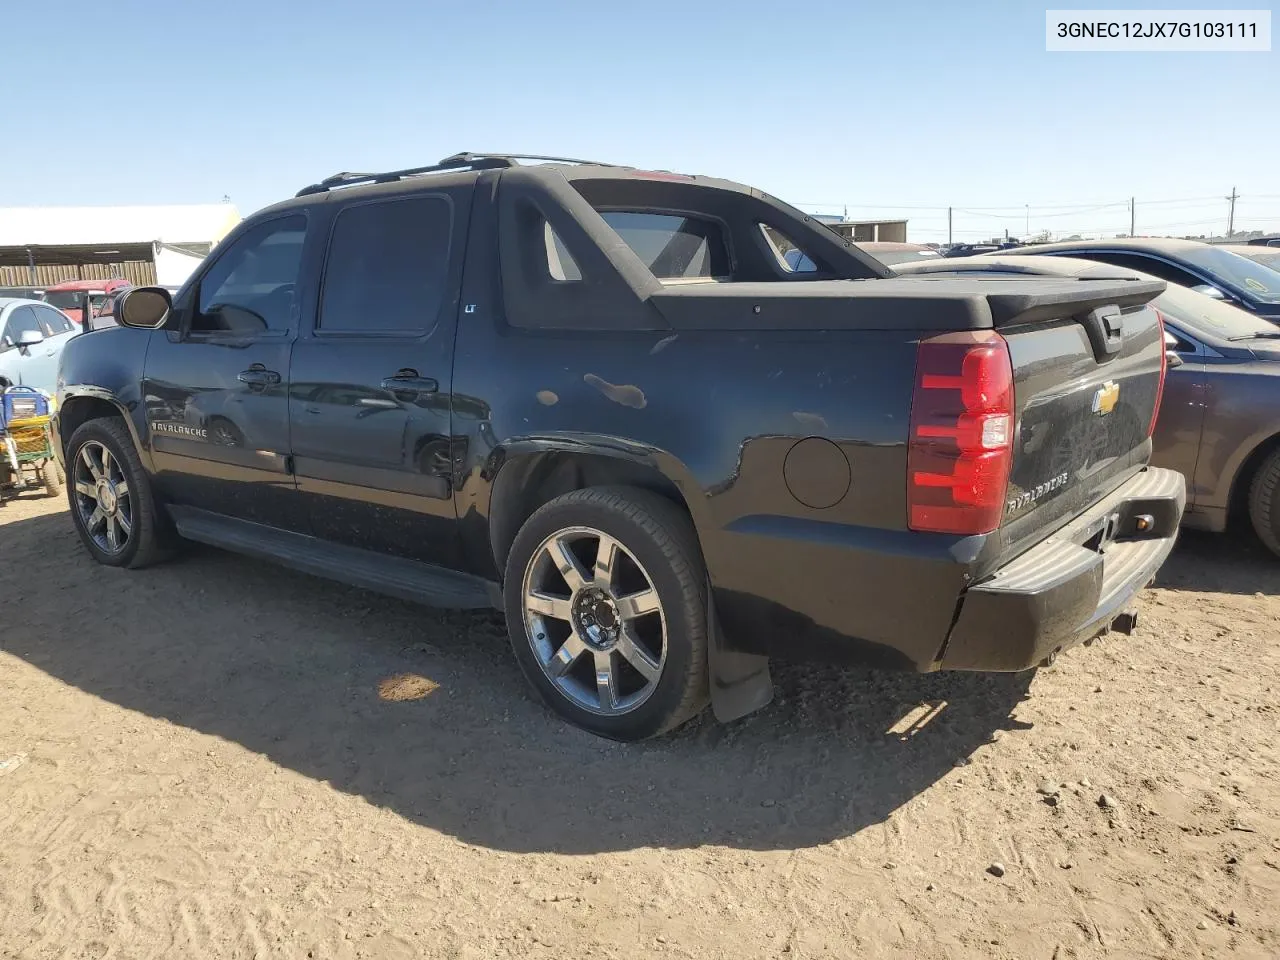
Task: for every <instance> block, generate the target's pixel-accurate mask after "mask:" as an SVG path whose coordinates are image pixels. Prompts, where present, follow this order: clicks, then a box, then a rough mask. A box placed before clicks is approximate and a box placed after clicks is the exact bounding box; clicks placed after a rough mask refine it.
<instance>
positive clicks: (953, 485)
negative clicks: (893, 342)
mask: <svg viewBox="0 0 1280 960" xmlns="http://www.w3.org/2000/svg"><path fill="white" fill-rule="evenodd" d="M1012 462H1013V364H1012V362H1011V361H1010V359H1009V345H1008V344H1007V343H1006V342H1005V339H1004V337H1002V336H1000V334H998V333H996V332H994V331H991V330H981V331H973V332H967V333H949V334H944V335H942V336H938V337H932V338H930V339H928V340H922V341H920V346H919V348H918V349H917V352H916V386H915V393H914V395H913V396H912V398H911V439H910V443H909V446H908V449H907V511H908V517H907V526H908V527H910V528H911V529H912V530H920V531H928V532H932V533H960V534H975V533H989V532H991V531H992V530H994V529H996V527H998V526H1000V517H1001V515H1002V513H1003V512H1004V497H1005V489H1006V487H1007V486H1008V483H1009V468H1010V465H1011V464H1012Z"/></svg>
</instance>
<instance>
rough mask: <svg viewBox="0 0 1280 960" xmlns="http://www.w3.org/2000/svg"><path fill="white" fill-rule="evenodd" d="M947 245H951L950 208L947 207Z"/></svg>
mask: <svg viewBox="0 0 1280 960" xmlns="http://www.w3.org/2000/svg"><path fill="white" fill-rule="evenodd" d="M947 246H948V247H949V246H951V208H950V207H947Z"/></svg>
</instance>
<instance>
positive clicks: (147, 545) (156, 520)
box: [67, 418, 168, 568]
mask: <svg viewBox="0 0 1280 960" xmlns="http://www.w3.org/2000/svg"><path fill="white" fill-rule="evenodd" d="M67 466H68V477H69V481H70V482H69V483H68V484H67V499H68V500H69V501H70V505H71V519H72V522H73V523H74V524H75V527H76V532H77V533H78V534H79V535H80V540H81V541H82V542H83V543H84V545H85V548H86V549H87V550H88V551H89V553H90V554H91V555H92V556H93V558H94V559H95V560H97V561H98V562H99V563H103V564H106V565H107V566H111V567H133V568H137V567H145V566H148V565H149V564H152V563H155V562H157V561H158V560H162V559H164V557H165V556H166V555H167V553H168V549H167V548H168V539H167V537H166V533H165V529H164V527H163V522H162V518H161V517H160V515H159V511H158V510H157V508H156V505H155V501H154V500H153V498H152V496H151V481H150V478H149V477H148V476H147V473H146V471H145V470H143V468H142V462H141V461H140V460H139V459H138V453H137V450H135V449H134V446H133V438H132V437H131V436H130V435H129V431H128V430H127V429H126V428H125V426H124V424H123V423H121V422H120V421H119V420H116V419H110V418H106V419H101V420H90V421H88V422H87V423H84V424H82V425H81V426H80V428H79V429H78V430H76V432H75V433H74V434H72V437H71V442H70V443H69V444H67Z"/></svg>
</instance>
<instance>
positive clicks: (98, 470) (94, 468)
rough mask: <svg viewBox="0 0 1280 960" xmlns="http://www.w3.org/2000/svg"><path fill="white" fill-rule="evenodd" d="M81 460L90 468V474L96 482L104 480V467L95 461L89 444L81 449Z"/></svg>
mask: <svg viewBox="0 0 1280 960" xmlns="http://www.w3.org/2000/svg"><path fill="white" fill-rule="evenodd" d="M80 459H81V460H83V461H84V465H85V466H86V467H88V468H89V474H90V475H91V476H92V477H93V479H95V480H101V479H102V467H100V466H98V464H97V463H96V462H95V461H94V459H93V455H92V454H91V453H90V452H89V446H88V444H86V445H85V446H83V447H81V448H80Z"/></svg>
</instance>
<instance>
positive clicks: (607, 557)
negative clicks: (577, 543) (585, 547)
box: [595, 534, 622, 590]
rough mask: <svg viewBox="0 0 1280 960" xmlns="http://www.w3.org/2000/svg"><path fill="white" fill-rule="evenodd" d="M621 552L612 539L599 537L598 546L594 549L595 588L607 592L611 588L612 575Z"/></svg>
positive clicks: (603, 536)
mask: <svg viewBox="0 0 1280 960" xmlns="http://www.w3.org/2000/svg"><path fill="white" fill-rule="evenodd" d="M621 555H622V550H621V549H620V548H619V546H618V541H617V540H615V539H613V537H609V536H605V535H604V534H601V535H600V546H599V547H597V548H596V569H595V578H596V584H595V585H596V586H597V587H600V588H601V589H603V590H608V589H610V588H611V587H612V586H613V574H614V571H615V569H616V567H617V563H618V557H619V556H621Z"/></svg>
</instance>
